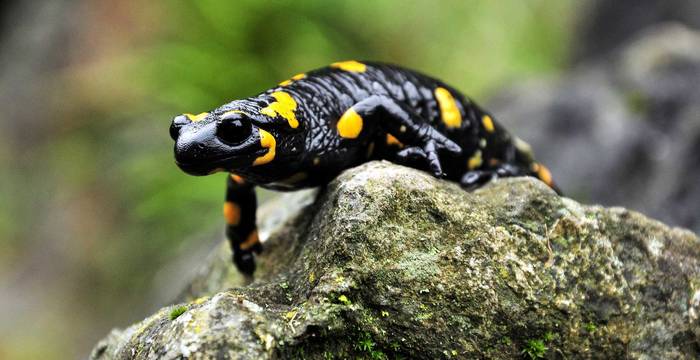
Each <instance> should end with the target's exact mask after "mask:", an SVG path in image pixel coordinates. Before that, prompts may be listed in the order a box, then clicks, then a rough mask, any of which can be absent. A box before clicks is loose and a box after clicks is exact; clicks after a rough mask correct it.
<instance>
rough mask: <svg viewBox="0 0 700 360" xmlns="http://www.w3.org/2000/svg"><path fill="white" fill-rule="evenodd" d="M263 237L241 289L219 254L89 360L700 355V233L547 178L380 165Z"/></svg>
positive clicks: (356, 173) (342, 181) (347, 175)
mask: <svg viewBox="0 0 700 360" xmlns="http://www.w3.org/2000/svg"><path fill="white" fill-rule="evenodd" d="M292 196H293V198H292V199H289V198H288V199H287V200H285V203H294V202H295V201H296V200H298V199H299V197H301V198H302V199H305V200H302V201H307V202H308V201H311V199H313V197H312V196H311V195H310V194H309V193H303V194H301V195H292ZM278 204H279V203H278ZM278 204H272V207H277V205H278ZM268 208H269V207H268ZM265 211H269V210H262V211H261V212H263V213H264V212H265ZM280 224H281V225H280ZM265 245H266V251H265V253H264V255H262V256H261V257H260V258H259V260H260V264H261V266H260V271H259V273H258V274H257V275H258V278H257V279H256V281H255V282H253V283H252V284H250V285H247V286H237V284H239V283H240V278H238V277H237V276H235V275H232V274H234V273H233V267H232V266H231V264H230V263H229V258H230V253H229V251H228V249H227V247H226V246H225V245H223V244H222V246H221V247H220V248H218V249H217V250H216V252H215V253H214V254H213V255H212V257H211V263H210V264H208V265H207V266H205V267H204V268H203V269H202V271H201V273H200V275H199V277H198V278H197V279H195V280H194V281H193V283H192V286H191V287H190V288H189V289H188V290H187V291H186V292H185V293H184V294H183V299H182V302H181V303H180V304H177V305H173V306H168V307H164V308H163V309H161V310H160V311H158V312H157V313H155V314H154V315H152V316H150V317H148V318H147V319H145V320H143V321H142V322H140V323H137V324H134V325H132V326H130V327H128V328H127V329H125V330H114V331H113V332H112V333H111V334H110V335H109V336H108V337H107V338H106V339H104V340H103V341H102V342H100V344H98V345H97V346H96V347H95V349H94V350H93V352H92V355H91V358H92V359H131V358H135V359H156V358H158V359H160V358H165V359H173V358H183V357H184V358H197V359H204V358H263V359H264V358H309V359H315V358H338V359H341V358H375V359H383V358H392V359H393V358H431V359H436V358H475V357H485V358H514V357H521V356H526V357H533V358H535V357H540V356H545V357H550V358H562V357H564V358H578V357H595V358H623V357H643V356H647V357H650V358H688V359H691V358H697V357H698V356H699V355H700V320H698V316H699V315H700V313H699V312H700V240H699V239H698V238H697V237H696V236H695V235H694V234H692V233H691V232H689V231H687V230H682V229H678V228H669V227H667V226H665V225H663V224H661V223H659V222H657V221H654V220H651V219H648V218H646V217H644V216H642V215H640V214H638V213H636V212H632V211H628V210H625V209H622V208H610V209H606V208H603V207H599V206H585V205H580V204H578V203H576V202H574V201H573V200H570V199H566V198H560V197H558V196H556V195H555V194H554V192H552V191H551V190H550V189H549V188H547V187H546V186H545V185H544V184H542V183H541V182H539V181H538V180H535V179H533V178H512V179H503V180H498V181H496V182H493V183H490V184H488V185H486V186H484V187H483V188H481V189H478V190H476V191H473V192H466V191H463V190H462V189H461V188H459V186H457V185H456V184H454V183H450V182H447V181H443V180H438V179H435V178H433V177H431V176H430V175H428V174H426V173H423V172H420V171H417V170H413V169H409V168H405V167H401V166H397V165H393V164H390V163H387V162H372V163H368V164H365V165H362V166H360V167H357V168H354V169H350V170H348V171H346V172H344V173H343V174H341V175H340V176H339V177H338V178H337V179H336V180H334V181H333V182H332V183H331V184H329V186H328V187H327V188H326V189H325V190H323V191H322V192H321V193H320V194H319V196H318V198H317V199H316V200H315V201H314V202H313V203H312V204H311V205H309V206H306V207H304V208H303V209H302V210H301V211H299V212H298V213H297V214H296V215H291V216H289V217H287V218H286V220H285V221H278V222H277V229H276V230H275V231H274V232H272V234H271V235H270V236H269V239H268V240H267V241H266V243H265Z"/></svg>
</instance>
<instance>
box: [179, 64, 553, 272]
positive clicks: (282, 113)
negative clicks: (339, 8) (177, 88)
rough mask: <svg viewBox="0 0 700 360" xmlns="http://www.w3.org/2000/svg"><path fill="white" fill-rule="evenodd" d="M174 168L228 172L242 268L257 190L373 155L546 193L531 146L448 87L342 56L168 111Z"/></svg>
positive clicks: (293, 184) (247, 261) (314, 179)
mask: <svg viewBox="0 0 700 360" xmlns="http://www.w3.org/2000/svg"><path fill="white" fill-rule="evenodd" d="M170 135H171V137H172V138H173V140H175V160H176V163H177V165H178V166H179V167H180V168H181V169H182V170H184V171H185V172H187V173H189V174H192V175H208V174H211V173H214V172H218V171H227V172H230V176H228V177H227V191H226V202H225V203H224V217H225V219H226V223H227V226H226V235H227V237H228V239H229V241H230V243H231V247H232V249H233V262H234V263H235V265H236V266H237V267H238V269H239V270H240V271H241V272H243V273H245V274H248V275H251V274H252V273H253V272H254V271H255V261H254V255H253V254H254V253H259V252H260V251H261V250H262V246H261V244H260V240H259V239H258V234H257V231H256V225H255V211H256V208H257V202H256V197H255V192H254V188H255V186H262V187H264V188H269V189H274V190H282V191H289V190H296V189H300V188H305V187H314V186H319V185H323V184H326V183H328V182H329V181H331V180H332V179H333V178H334V177H335V176H336V175H338V174H339V173H340V172H341V171H343V170H345V169H348V168H350V167H353V166H356V165H359V164H362V163H364V162H367V161H371V160H376V159H385V160H388V161H392V162H395V163H398V164H402V165H406V166H410V167H413V168H416V169H420V170H424V171H427V172H429V173H431V174H433V175H434V176H436V177H439V178H445V179H448V180H451V181H455V182H458V183H460V184H461V185H462V186H463V187H464V188H466V189H470V188H474V187H476V186H479V185H481V184H484V183H485V182H487V181H489V180H491V179H494V178H498V177H508V176H534V177H537V178H539V179H540V180H542V181H543V182H544V183H546V184H547V185H549V186H550V187H552V188H554V189H555V190H556V187H555V186H554V183H553V182H552V176H551V175H550V172H549V171H548V170H547V168H546V167H544V166H543V165H542V164H539V163H537V162H535V161H534V160H533V157H532V153H531V151H530V150H529V146H528V145H527V144H525V143H524V142H522V141H521V140H519V139H517V138H515V137H513V136H511V135H510V134H508V132H506V131H505V130H504V129H503V128H502V127H501V126H500V125H499V124H498V123H497V122H496V121H495V120H494V118H493V116H492V115H491V114H489V113H487V112H486V111H484V110H483V109H481V108H480V107H479V106H477V105H476V104H475V103H474V102H472V101H471V100H469V99H468V98H466V97H465V96H464V95H462V94H461V93H460V92H459V91H457V90H455V89H454V88H452V87H450V86H449V85H447V84H445V83H443V82H441V81H439V80H436V79H433V78H431V77H428V76H426V75H423V74H420V73H418V72H415V71H411V70H407V69H403V68H400V67H397V66H392V65H388V64H381V63H374V62H358V61H343V62H337V63H334V64H331V65H330V66H328V67H324V68H321V69H317V70H313V71H310V72H308V73H302V74H298V75H294V76H293V77H292V78H291V79H289V80H285V81H283V82H281V83H280V84H279V85H278V86H276V87H274V88H272V89H270V90H267V91H265V92H263V93H262V94H260V95H257V96H254V97H250V98H247V99H242V100H234V101H232V102H230V103H228V104H225V105H223V106H221V107H219V108H217V109H214V110H212V111H211V112H205V113H201V114H199V115H192V114H184V115H179V116H177V117H175V118H174V119H173V121H172V125H171V127H170Z"/></svg>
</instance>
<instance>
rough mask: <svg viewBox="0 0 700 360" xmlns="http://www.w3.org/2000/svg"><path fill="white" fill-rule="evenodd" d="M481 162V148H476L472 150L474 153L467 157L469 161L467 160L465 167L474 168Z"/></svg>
mask: <svg viewBox="0 0 700 360" xmlns="http://www.w3.org/2000/svg"><path fill="white" fill-rule="evenodd" d="M482 162H483V159H482V158H481V150H477V151H476V152H474V155H472V157H470V158H469V161H468V162H467V168H468V169H469V170H474V169H476V168H478V167H479V166H481V163H482Z"/></svg>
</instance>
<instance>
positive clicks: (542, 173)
mask: <svg viewBox="0 0 700 360" xmlns="http://www.w3.org/2000/svg"><path fill="white" fill-rule="evenodd" d="M513 176H532V177H535V178H538V179H540V180H541V181H542V182H544V183H545V184H546V185H547V186H549V187H550V188H552V190H554V191H555V192H556V193H557V194H559V195H561V194H562V193H561V191H560V190H559V188H558V187H557V186H556V185H555V184H554V182H553V181H552V176H551V174H550V172H549V170H548V169H547V168H546V167H545V166H544V165H542V164H540V163H532V165H529V166H519V165H513V164H500V165H498V166H497V167H495V168H490V169H479V170H470V171H467V172H466V173H464V175H462V179H461V180H460V185H462V187H463V188H465V189H467V190H471V189H474V188H477V187H479V186H481V185H484V184H486V183H487V182H489V181H491V180H495V179H497V178H504V177H513Z"/></svg>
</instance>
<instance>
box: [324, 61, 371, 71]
mask: <svg viewBox="0 0 700 360" xmlns="http://www.w3.org/2000/svg"><path fill="white" fill-rule="evenodd" d="M331 67H332V68H336V69H340V70H345V71H350V72H358V73H361V72H365V70H367V65H365V64H363V63H361V62H359V61H355V60H349V61H340V62H334V63H332V64H331Z"/></svg>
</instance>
